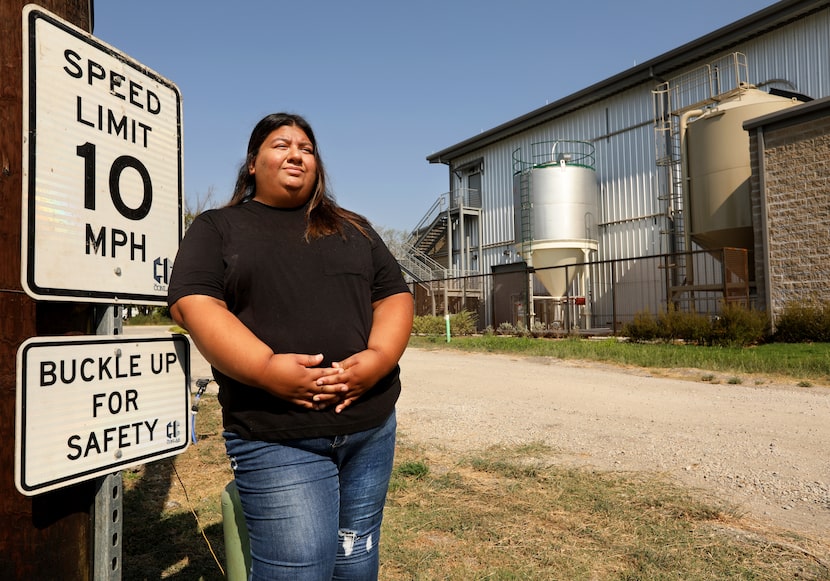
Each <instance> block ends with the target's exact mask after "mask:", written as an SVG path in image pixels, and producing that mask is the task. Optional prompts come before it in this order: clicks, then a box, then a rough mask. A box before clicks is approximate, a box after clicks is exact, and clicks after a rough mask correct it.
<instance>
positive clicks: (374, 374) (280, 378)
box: [265, 349, 388, 413]
mask: <svg viewBox="0 0 830 581" xmlns="http://www.w3.org/2000/svg"><path fill="white" fill-rule="evenodd" d="M322 361H323V355H322V354H317V355H304V354H298V353H279V354H277V353H275V354H274V355H273V356H272V357H271V361H270V362H269V365H268V368H269V369H268V373H267V377H268V379H269V381H267V382H266V384H265V387H266V389H267V390H268V391H269V392H271V393H273V394H274V395H276V396H277V397H280V398H282V399H285V400H287V401H290V402H291V403H293V404H296V405H299V406H301V407H304V408H307V409H314V410H324V409H328V408H331V407H332V406H334V407H335V409H334V411H335V412H336V413H340V412H342V411H343V410H344V409H346V408H347V407H349V406H350V405H352V404H353V403H354V402H355V401H356V400H357V399H358V398H360V396H362V395H363V394H364V393H366V392H367V391H368V390H369V389H371V388H372V386H374V385H375V384H376V383H377V382H378V381H379V380H380V379H381V378H382V377H383V376H384V375H385V374H386V373H387V372H388V370H385V369H384V367H385V366H384V365H383V358H382V357H381V355H380V354H379V353H378V352H377V351H374V350H372V349H366V350H364V351H360V352H358V353H355V354H354V355H352V356H351V357H348V358H346V359H344V360H343V361H337V362H334V363H332V364H331V367H316V366H317V365H319V364H320V363H321V362H322Z"/></svg>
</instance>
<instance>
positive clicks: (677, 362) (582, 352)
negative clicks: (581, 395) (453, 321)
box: [409, 335, 830, 382]
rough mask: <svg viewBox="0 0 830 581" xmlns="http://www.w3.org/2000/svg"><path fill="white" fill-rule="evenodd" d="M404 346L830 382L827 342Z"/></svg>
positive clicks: (465, 340) (517, 341)
mask: <svg viewBox="0 0 830 581" xmlns="http://www.w3.org/2000/svg"><path fill="white" fill-rule="evenodd" d="M409 344H410V345H411V346H413V347H422V348H442V349H458V350H463V351H483V352H489V353H507V354H522V355H528V356H534V357H555V358H559V359H583V360H588V361H601V362H607V363H616V364H621V365H633V366H636V367H645V368H697V369H703V370H709V371H719V372H723V373H732V374H768V375H781V376H785V377H791V378H794V379H797V380H799V381H807V380H814V381H823V382H828V381H830V343H768V344H764V345H757V346H754V347H712V346H701V345H677V344H669V343H629V342H624V341H619V340H617V339H616V338H609V339H583V338H573V337H568V338H565V339H536V338H533V337H508V336H501V335H481V336H473V337H453V338H452V341H450V342H449V343H448V342H446V340H444V339H440V338H434V337H414V336H413V337H411V338H410V341H409ZM710 380H711V378H710Z"/></svg>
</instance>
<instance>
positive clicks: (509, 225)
mask: <svg viewBox="0 0 830 581" xmlns="http://www.w3.org/2000/svg"><path fill="white" fill-rule="evenodd" d="M733 52H740V53H743V54H745V55H746V61H747V72H748V79H747V80H748V81H749V82H750V83H753V84H756V85H759V87H760V88H762V89H764V90H767V89H769V88H771V87H775V88H780V89H786V90H789V91H795V92H799V93H803V94H806V95H808V96H810V97H813V98H821V97H826V96H828V95H830V69H828V64H829V63H830V9H823V10H822V11H820V12H818V13H815V14H813V15H811V16H809V17H807V18H805V19H802V20H799V21H796V22H794V23H790V24H788V25H786V26H783V27H781V28H779V29H776V30H772V31H769V32H767V33H765V34H763V35H761V36H759V37H757V38H755V39H753V40H751V41H748V42H746V43H742V44H740V45H737V46H734V47H732V48H730V50H729V51H726V52H724V53H722V54H720V55H713V56H712V57H710V58H707V59H706V60H705V61H701V62H699V63H695V64H694V65H691V66H689V67H688V68H687V69H684V70H678V71H677V74H678V75H680V74H681V73H683V72H685V71H689V70H693V69H696V68H698V67H700V66H702V65H705V64H707V63H709V62H712V61H714V60H716V59H718V58H720V57H724V56H727V55H728V54H730V53H733ZM514 81H516V80H515V79H514ZM519 86H520V83H519ZM656 86H657V84H656V83H655V84H654V85H652V84H643V85H641V86H638V87H634V88H632V89H629V90H627V91H625V92H623V93H620V94H617V95H615V96H612V97H609V98H606V99H603V100H602V101H600V102H597V103H595V104H593V105H591V106H589V107H585V108H582V109H579V110H577V111H574V112H572V113H569V114H567V115H565V116H562V117H560V118H558V119H555V120H552V121H549V122H547V123H545V124H543V125H540V126H537V127H535V128H533V129H530V130H527V131H525V132H524V133H522V134H519V135H515V136H512V137H510V138H508V139H505V140H503V141H501V142H499V143H497V144H495V145H491V146H488V147H485V148H482V149H481V150H478V151H475V152H472V153H469V154H468V155H465V156H464V157H463V158H459V159H454V160H453V166H454V167H459V166H461V165H463V164H465V163H468V162H470V161H472V160H475V159H477V158H483V160H484V161H483V176H482V216H481V224H480V229H479V230H478V233H479V234H480V236H481V245H482V248H483V251H482V254H483V256H482V257H481V259H480V261H479V263H478V266H479V268H480V271H481V272H482V273H488V272H490V271H491V269H492V267H494V266H497V265H502V264H506V263H512V262H517V261H519V260H520V257H519V256H518V253H517V252H516V250H517V248H516V246H515V245H514V244H515V242H516V234H515V232H514V192H513V183H514V175H513V174H514V172H513V159H512V153H513V152H514V151H515V150H516V149H518V148H521V149H522V150H530V149H531V144H532V143H536V142H540V141H548V140H579V141H590V142H593V144H594V146H595V147H596V163H597V165H596V170H597V179H598V181H599V192H600V193H599V195H600V216H598V217H597V222H598V223H599V225H600V227H599V243H600V245H599V251H598V257H599V259H601V260H613V259H619V258H635V257H642V256H650V255H655V254H661V253H669V252H672V251H673V250H674V248H672V246H671V242H670V240H671V237H670V236H669V235H668V234H667V232H668V230H669V222H668V218H667V216H666V206H665V202H663V201H661V200H660V199H659V195H660V188H659V187H658V167H657V163H656V157H657V154H656V150H655V131H654V116H655V113H654V104H653V99H654V96H653V94H652V91H653V90H654V89H655V88H656ZM452 179H453V188H454V189H455V188H462V187H465V184H463V183H462V181H461V179H460V178H459V177H458V176H455V177H453V178H452ZM456 248H457V247H456ZM638 276H642V274H640V275H638Z"/></svg>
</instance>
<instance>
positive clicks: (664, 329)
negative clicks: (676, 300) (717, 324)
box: [657, 305, 712, 345]
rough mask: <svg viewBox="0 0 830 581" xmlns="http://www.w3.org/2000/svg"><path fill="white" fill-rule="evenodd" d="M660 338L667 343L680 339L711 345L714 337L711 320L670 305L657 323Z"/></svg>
mask: <svg viewBox="0 0 830 581" xmlns="http://www.w3.org/2000/svg"><path fill="white" fill-rule="evenodd" d="M657 327H658V329H659V331H658V333H659V335H658V336H659V337H660V338H661V339H664V340H667V341H674V340H677V339H680V340H682V341H688V342H690V343H697V344H698V345H707V344H709V342H710V340H711V336H712V322H711V319H710V318H709V317H708V316H706V315H702V314H699V313H687V312H685V311H678V310H677V309H676V308H675V307H674V305H670V306H669V308H668V309H667V310H666V312H665V313H661V314H660V317H659V318H658V321H657Z"/></svg>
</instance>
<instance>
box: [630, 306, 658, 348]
mask: <svg viewBox="0 0 830 581" xmlns="http://www.w3.org/2000/svg"><path fill="white" fill-rule="evenodd" d="M659 333H660V329H659V327H658V326H657V319H655V318H654V317H653V316H652V315H651V313H637V314H636V315H634V320H632V321H631V322H630V323H626V324H625V325H623V328H622V334H623V335H625V336H626V337H630V338H631V340H632V341H637V342H643V341H653V340H655V339H657V338H658V337H659Z"/></svg>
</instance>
